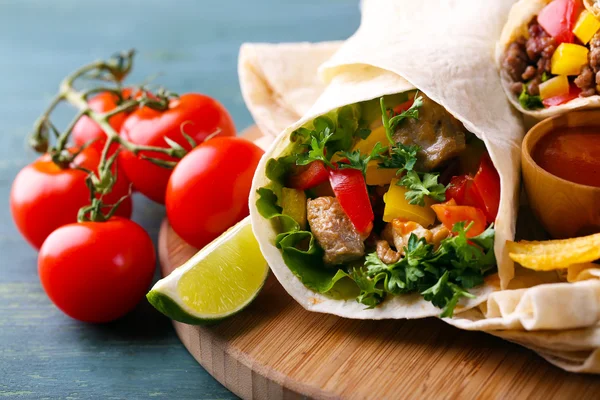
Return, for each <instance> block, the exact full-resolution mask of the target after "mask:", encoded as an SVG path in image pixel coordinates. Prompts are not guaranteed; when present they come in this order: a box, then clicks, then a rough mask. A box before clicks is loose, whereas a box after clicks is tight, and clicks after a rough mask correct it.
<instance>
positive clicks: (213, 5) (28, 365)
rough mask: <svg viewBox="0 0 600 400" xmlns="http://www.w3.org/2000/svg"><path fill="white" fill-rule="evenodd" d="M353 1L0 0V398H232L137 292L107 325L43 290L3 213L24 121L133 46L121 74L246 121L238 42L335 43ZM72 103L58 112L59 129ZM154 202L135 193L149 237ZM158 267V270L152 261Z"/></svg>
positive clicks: (156, 215) (349, 21)
mask: <svg viewBox="0 0 600 400" xmlns="http://www.w3.org/2000/svg"><path fill="white" fill-rule="evenodd" d="M358 24H359V10H358V0H286V1H280V0H252V1H245V0H219V1H200V0H177V1H164V0H144V1H140V0H85V1H81V0H53V1H43V0H0V54H1V55H0V399H13V398H15V399H44V398H46V399H127V400H135V399H234V398H236V396H235V395H234V394H232V393H231V392H230V391H228V390H227V389H226V388H224V387H223V386H222V385H221V384H219V383H218V382H217V381H216V380H214V379H213V378H212V377H211V376H210V375H209V374H208V373H206V372H205V371H204V369H203V368H202V367H201V366H200V365H199V364H198V363H197V362H196V361H195V360H194V359H193V358H192V357H191V356H190V355H189V353H188V352H187V350H186V349H185V348H184V347H183V345H182V344H181V342H180V341H179V339H178V338H177V335H176V334H175V331H174V330H173V327H172V325H171V322H170V320H168V319H167V318H165V317H163V316H162V315H161V314H160V313H159V312H157V311H156V310H154V309H153V308H152V306H150V305H149V304H148V303H147V302H146V301H145V300H144V301H143V302H142V304H140V306H139V307H138V308H137V309H136V310H134V311H133V312H132V313H130V314H129V315H128V316H126V317H125V318H123V319H121V320H119V321H116V322H114V323H112V324H106V325H89V324H83V323H80V322H78V321H74V320H72V319H70V318H69V317H67V316H65V315H64V314H63V313H62V312H60V311H59V310H58V309H56V307H54V305H53V304H52V303H51V302H50V300H49V299H48V298H47V296H46V295H45V293H44V291H43V290H42V288H41V286H40V284H39V279H38V274H37V253H36V251H35V250H34V249H32V248H31V247H30V246H29V245H28V244H27V243H26V242H25V241H24V240H23V239H22V238H21V236H20V235H19V233H18V232H17V230H16V228H15V226H14V225H13V223H12V218H11V215H10V209H9V201H8V199H9V191H10V187H11V183H12V181H13V179H14V177H15V175H16V174H17V172H18V171H19V170H20V169H21V168H22V167H24V166H25V165H26V164H28V163H30V162H31V161H32V160H34V159H35V158H36V157H37V155H36V154H34V153H33V152H32V151H30V150H28V149H27V148H26V136H27V134H28V133H29V132H30V130H31V128H32V125H33V122H34V121H35V119H36V118H37V117H38V115H39V114H40V113H41V112H42V110H43V109H44V107H46V106H47V105H48V103H49V101H50V99H51V97H52V96H53V94H54V93H56V91H57V89H58V84H59V82H60V80H61V79H62V78H63V77H64V76H65V75H67V74H68V73H69V72H71V71H73V70H74V69H75V68H77V67H79V66H81V65H83V64H86V63H88V62H90V61H93V60H95V59H99V58H106V57H109V56H110V55H112V54H113V53H115V52H117V51H120V50H124V49H128V48H135V49H137V51H138V55H137V56H136V63H135V66H134V71H133V75H132V77H131V79H130V80H129V82H133V83H141V82H142V81H145V80H146V79H148V78H153V81H152V82H153V84H154V86H155V87H157V86H159V85H164V86H165V87H167V88H168V89H170V90H172V91H174V92H176V93H185V92H192V91H194V92H201V93H206V94H208V95H210V96H213V97H215V98H216V99H218V100H219V101H220V102H222V103H223V104H224V105H225V106H226V107H227V109H228V110H229V111H230V113H231V114H232V116H233V118H234V120H235V124H236V126H237V127H238V128H243V127H246V126H248V125H250V124H251V122H252V120H251V117H250V114H249V113H248V110H247V109H246V107H245V105H244V101H243V99H242V96H241V93H240V89H239V83H238V79H237V55H238V51H239V47H240V45H241V44H242V43H243V42H246V41H252V42H269V41H270V42H279V41H287V42H296V41H319V40H339V39H344V38H346V37H348V36H350V35H351V34H352V33H353V32H354V30H355V29H356V28H357V27H358ZM73 115H74V112H73V109H71V108H69V107H67V106H65V107H60V108H59V109H58V110H57V115H56V118H55V122H56V124H57V126H59V127H60V128H64V127H65V126H66V124H67V123H68V122H69V121H70V119H71V118H72V117H73ZM163 217H164V208H163V207H162V206H161V205H158V204H155V203H152V202H151V201H149V200H147V199H145V198H143V197H142V196H140V195H135V196H134V214H133V218H134V220H135V221H136V222H138V223H139V224H141V225H142V226H143V227H144V229H146V230H147V231H148V232H149V233H150V235H151V236H152V238H153V239H154V241H155V242H156V240H157V238H158V230H159V227H160V224H161V221H162V219H163ZM157 271H158V270H157Z"/></svg>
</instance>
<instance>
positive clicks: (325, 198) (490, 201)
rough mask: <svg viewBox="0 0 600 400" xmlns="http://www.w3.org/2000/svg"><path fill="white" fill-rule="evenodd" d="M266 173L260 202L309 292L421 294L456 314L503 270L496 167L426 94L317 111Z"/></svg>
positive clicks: (363, 299) (367, 299)
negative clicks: (497, 245) (497, 237)
mask: <svg viewBox="0 0 600 400" xmlns="http://www.w3.org/2000/svg"><path fill="white" fill-rule="evenodd" d="M388 106H389V108H388ZM266 175H267V177H268V178H269V179H270V180H271V182H270V184H269V185H268V186H266V187H263V188H260V189H259V190H258V195H259V197H258V200H257V204H256V205H257V208H258V210H259V212H260V213H261V215H262V216H263V217H265V218H269V219H271V220H272V221H273V223H275V224H276V225H275V227H276V229H277V231H278V235H277V237H276V239H275V245H276V246H277V247H278V248H279V249H280V250H281V252H282V255H283V259H284V261H285V263H286V265H287V266H288V267H289V268H290V270H291V271H292V272H293V273H294V274H295V275H296V276H297V277H298V278H299V279H300V280H301V281H302V282H303V284H304V285H305V286H307V287H308V288H310V289H312V290H314V291H317V292H319V293H326V294H328V295H332V296H335V295H343V296H344V297H348V296H352V297H354V298H356V300H357V301H358V302H360V303H362V304H364V305H365V306H367V307H369V308H372V307H376V306H378V305H379V304H380V303H381V302H383V301H384V300H385V299H386V297H387V296H394V295H402V294H408V293H420V294H421V295H422V296H423V297H424V298H425V300H427V301H431V302H432V303H433V304H434V305H435V306H437V307H439V308H442V309H443V311H442V316H452V314H453V311H454V308H455V307H456V305H457V303H458V301H459V300H460V299H461V298H463V297H467V298H471V297H473V296H472V295H471V294H470V293H469V292H468V289H470V288H473V287H475V286H477V285H481V284H482V283H483V281H484V277H485V276H486V275H487V274H489V273H492V272H493V271H495V269H496V261H495V257H494V252H493V243H494V229H493V222H494V221H495V219H496V216H497V213H498V206H499V201H500V178H499V176H498V173H497V171H496V169H495V168H494V166H493V164H492V162H491V160H490V158H489V156H488V155H487V153H486V150H485V146H484V144H483V142H481V141H480V140H479V139H477V138H476V137H475V136H474V135H473V134H471V133H470V132H468V131H467V130H466V129H465V127H464V126H463V124H462V123H461V122H459V121H458V120H457V119H456V118H454V117H453V116H452V115H451V114H450V113H448V112H447V111H446V110H445V109H444V108H443V107H442V106H440V105H438V104H436V103H435V102H433V101H432V100H430V99H429V98H428V97H426V96H425V95H423V94H420V93H417V92H414V91H413V92H408V93H402V94H399V95H394V96H386V97H384V98H381V99H375V100H371V101H367V102H363V103H359V104H355V105H350V106H345V107H342V108H339V109H337V110H334V111H332V112H330V113H328V114H326V115H323V116H320V117H318V118H316V119H314V120H313V121H311V122H309V123H307V124H305V125H304V126H303V127H301V128H299V129H297V130H296V131H294V132H293V133H292V134H291V136H290V144H289V145H288V147H287V148H286V150H285V151H284V152H283V154H282V155H281V156H279V157H278V158H273V159H270V160H269V161H268V163H267V166H266Z"/></svg>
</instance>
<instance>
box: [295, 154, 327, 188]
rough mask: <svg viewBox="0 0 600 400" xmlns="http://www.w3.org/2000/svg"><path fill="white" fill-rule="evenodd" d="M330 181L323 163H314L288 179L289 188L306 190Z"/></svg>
mask: <svg viewBox="0 0 600 400" xmlns="http://www.w3.org/2000/svg"><path fill="white" fill-rule="evenodd" d="M327 179H329V173H328V172H327V168H325V164H323V162H322V161H313V162H311V163H310V164H308V166H306V167H304V168H302V169H301V170H300V171H299V172H297V173H295V174H293V175H292V176H290V177H289V178H288V181H287V186H288V187H291V188H293V189H298V190H306V189H310V188H313V187H315V186H318V185H320V184H321V183H323V182H326V181H327Z"/></svg>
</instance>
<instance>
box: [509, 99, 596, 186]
mask: <svg viewBox="0 0 600 400" xmlns="http://www.w3.org/2000/svg"><path fill="white" fill-rule="evenodd" d="M582 114H598V117H600V110H579V111H572V112H569V113H565V114H561V115H555V116H554V117H551V118H546V119H544V120H542V121H540V122H538V123H537V124H535V125H534V126H533V127H532V128H531V129H529V131H528V132H527V133H526V134H525V137H524V138H523V144H522V145H521V157H522V158H523V159H524V160H525V161H527V163H529V164H530V165H531V166H533V167H534V168H535V170H536V172H537V173H538V174H541V175H542V176H544V178H545V179H549V180H554V181H558V182H560V183H562V184H566V185H570V186H573V188H574V189H576V190H578V191H586V192H592V193H598V194H600V187H596V186H590V185H584V184H581V183H577V182H571V181H569V180H567V179H564V178H561V177H559V176H556V175H554V174H552V173H550V172H548V171H546V170H545V169H544V168H542V167H540V166H539V164H538V163H537V162H536V161H535V160H534V159H533V157H532V156H531V151H532V150H533V149H534V148H535V146H536V145H537V144H538V142H539V141H540V140H541V139H542V138H544V137H545V136H546V135H548V134H549V133H551V132H554V129H552V125H555V122H556V121H559V120H561V119H567V118H569V115H571V118H573V116H575V117H577V116H578V115H582ZM548 125H551V126H550V127H549V129H547V130H546V132H544V133H542V134H540V135H539V136H538V137H537V139H536V140H535V141H534V140H533V139H531V138H532V137H533V136H535V134H536V133H537V132H538V131H540V130H543V129H546V128H548ZM580 126H589V127H595V126H597V127H598V128H599V129H600V122H599V123H598V124H587V123H586V124H581V125H578V124H575V125H572V126H571V127H580Z"/></svg>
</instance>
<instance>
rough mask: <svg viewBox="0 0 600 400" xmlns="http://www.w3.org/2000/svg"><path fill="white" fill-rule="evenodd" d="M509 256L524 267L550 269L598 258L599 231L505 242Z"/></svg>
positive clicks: (599, 245) (599, 247) (541, 269)
mask: <svg viewBox="0 0 600 400" xmlns="http://www.w3.org/2000/svg"><path fill="white" fill-rule="evenodd" d="M506 247H507V249H508V253H509V256H510V258H512V260H513V261H515V262H518V263H519V264H521V265H522V266H523V267H525V268H529V269H533V270H535V271H552V270H555V269H561V268H567V267H569V266H571V265H574V264H582V263H589V262H592V261H595V260H598V259H600V233H597V234H595V235H590V236H584V237H578V238H573V239H563V240H548V241H543V242H528V241H526V240H523V241H520V242H518V243H515V242H510V241H508V242H506Z"/></svg>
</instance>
